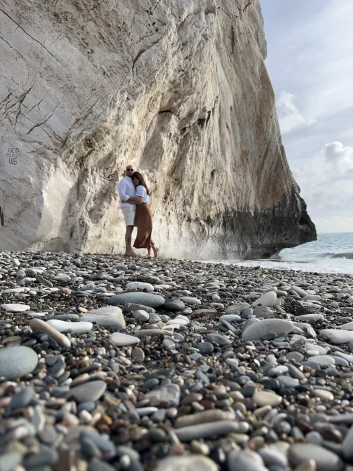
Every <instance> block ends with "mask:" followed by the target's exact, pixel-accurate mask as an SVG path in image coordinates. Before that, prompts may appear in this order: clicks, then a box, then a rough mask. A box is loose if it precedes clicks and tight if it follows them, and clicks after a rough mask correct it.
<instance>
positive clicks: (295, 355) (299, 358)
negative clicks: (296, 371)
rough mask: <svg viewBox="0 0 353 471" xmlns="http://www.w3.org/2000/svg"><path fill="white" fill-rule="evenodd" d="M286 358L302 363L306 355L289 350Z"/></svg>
mask: <svg viewBox="0 0 353 471" xmlns="http://www.w3.org/2000/svg"><path fill="white" fill-rule="evenodd" d="M286 358H287V360H289V361H296V362H297V363H301V362H302V361H303V360H304V355H303V354H301V353H300V352H288V353H287V354H286Z"/></svg>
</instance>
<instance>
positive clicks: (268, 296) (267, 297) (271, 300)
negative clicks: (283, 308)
mask: <svg viewBox="0 0 353 471" xmlns="http://www.w3.org/2000/svg"><path fill="white" fill-rule="evenodd" d="M276 299H277V294H276V293H275V292H274V291H268V292H267V293H265V294H263V295H262V296H260V297H259V298H258V299H257V300H256V301H254V302H253V303H252V306H262V307H271V306H273V305H274V304H275V302H276Z"/></svg>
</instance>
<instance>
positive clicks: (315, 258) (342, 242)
mask: <svg viewBox="0 0 353 471" xmlns="http://www.w3.org/2000/svg"><path fill="white" fill-rule="evenodd" d="M222 263H226V264H230V263H233V264H236V265H242V266H261V267H264V268H276V269H288V270H302V271H306V272H319V273H342V274H351V275H353V233H352V232H341V233H334V234H318V236H317V240H316V241H315V242H308V243H307V244H303V245H299V246H298V247H294V248H292V249H284V250H282V251H281V252H280V254H279V255H278V256H276V257H272V258H269V259H259V260H241V261H239V260H227V261H224V262H222Z"/></svg>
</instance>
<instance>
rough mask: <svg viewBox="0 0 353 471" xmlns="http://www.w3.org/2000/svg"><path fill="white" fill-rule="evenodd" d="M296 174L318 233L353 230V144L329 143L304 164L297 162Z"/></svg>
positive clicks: (294, 171) (294, 167)
mask: <svg viewBox="0 0 353 471" xmlns="http://www.w3.org/2000/svg"><path fill="white" fill-rule="evenodd" d="M293 174H294V177H295V179H296V181H297V182H298V184H299V186H300V188H301V195H302V196H303V198H304V199H305V201H306V203H307V205H308V212H309V214H310V216H311V217H312V219H313V220H314V222H315V224H317V229H318V231H319V232H339V231H348V230H349V229H347V228H349V227H350V228H351V230H353V216H352V214H353V211H352V201H353V185H352V177H353V147H351V146H345V145H344V144H343V143H342V142H339V141H333V142H328V143H327V144H325V145H324V146H323V148H322V149H321V150H320V151H319V152H317V154H316V155H314V156H313V157H312V158H310V156H308V159H307V160H306V162H305V163H302V164H299V162H297V163H296V164H295V165H294V166H293ZM330 220H331V221H332V222H331V226H330V224H329V221H330ZM328 228H331V230H330V231H328Z"/></svg>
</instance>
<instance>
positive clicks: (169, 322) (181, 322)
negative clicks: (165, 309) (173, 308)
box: [167, 317, 189, 326]
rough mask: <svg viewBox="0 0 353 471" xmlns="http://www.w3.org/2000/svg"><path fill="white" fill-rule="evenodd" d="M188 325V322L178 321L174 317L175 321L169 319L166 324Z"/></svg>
mask: <svg viewBox="0 0 353 471" xmlns="http://www.w3.org/2000/svg"><path fill="white" fill-rule="evenodd" d="M173 324H174V325H179V326H180V325H188V324H189V321H187V320H185V319H180V318H178V317H176V318H175V319H170V320H169V321H168V322H167V325H173Z"/></svg>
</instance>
